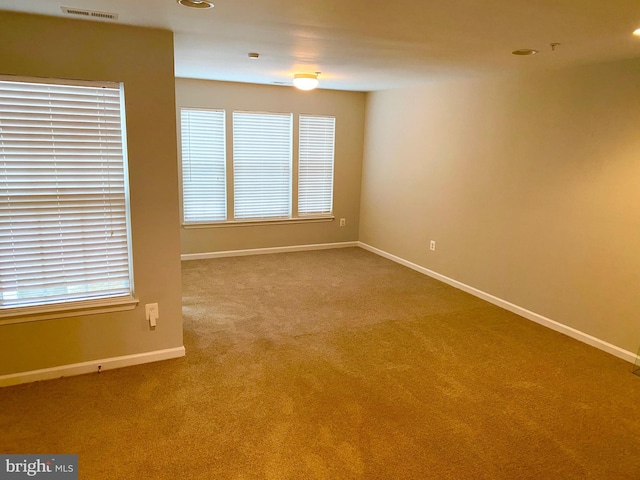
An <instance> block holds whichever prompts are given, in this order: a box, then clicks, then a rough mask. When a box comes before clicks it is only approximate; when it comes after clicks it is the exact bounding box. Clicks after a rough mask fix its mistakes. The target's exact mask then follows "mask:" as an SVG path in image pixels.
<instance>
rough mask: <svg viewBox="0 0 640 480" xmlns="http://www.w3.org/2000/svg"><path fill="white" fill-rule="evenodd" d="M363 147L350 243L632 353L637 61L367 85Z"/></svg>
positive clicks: (638, 267)
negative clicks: (357, 213)
mask: <svg viewBox="0 0 640 480" xmlns="http://www.w3.org/2000/svg"><path fill="white" fill-rule="evenodd" d="M364 155H365V160H364V165H363V186H362V203H361V212H362V213H361V219H360V240H361V241H363V242H365V243H368V244H370V245H373V246H375V247H378V248H380V249H382V250H385V251H387V252H390V253H392V254H395V255H398V256H400V257H403V258H405V259H407V260H410V261H412V262H415V263H417V264H419V265H421V266H424V267H426V268H429V269H432V270H434V271H436V272H439V273H441V274H443V275H446V276H448V277H451V278H453V279H455V280H458V281H461V282H463V283H466V284H468V285H471V286H473V287H476V288H478V289H480V290H483V291H485V292H488V293H490V294H492V295H495V296H497V297H500V298H502V299H505V300H507V301H509V302H512V303H514V304H516V305H519V306H521V307H524V308H526V309H529V310H531V311H533V312H536V313H538V314H541V315H544V316H546V317H549V318H551V319H552V320H555V321H557V322H561V323H563V324H565V325H568V326H570V327H573V328H576V329H578V330H580V331H582V332H585V333H587V334H590V335H593V336H595V337H597V338H600V339H602V340H605V341H607V342H610V343H612V344H614V345H617V346H619V347H621V348H623V349H626V350H629V351H632V352H635V351H636V350H637V349H638V346H640V321H639V316H638V314H639V312H640V295H639V294H638V287H639V285H640V254H639V251H640V250H639V249H640V247H639V246H640V220H639V219H640V61H638V60H635V61H625V62H618V63H611V64H602V65H594V66H587V67H580V68H573V69H565V70H558V71H555V72H548V73H543V74H537V75H528V76H527V77H524V76H523V77H511V78H501V79H495V78H494V79H485V80H466V81H449V82H441V83H435V84H431V85H425V86H422V87H417V88H410V89H401V90H393V91H385V92H377V93H372V94H369V96H368V101H367V114H366V141H365V154H364ZM430 239H434V240H436V241H437V250H436V251H435V252H429V249H428V243H429V240H430Z"/></svg>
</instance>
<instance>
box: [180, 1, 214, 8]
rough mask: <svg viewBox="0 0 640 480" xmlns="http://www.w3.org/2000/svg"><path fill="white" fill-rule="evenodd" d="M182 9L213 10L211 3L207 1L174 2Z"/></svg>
mask: <svg viewBox="0 0 640 480" xmlns="http://www.w3.org/2000/svg"><path fill="white" fill-rule="evenodd" d="M176 1H177V2H178V3H179V4H180V5H182V6H183V7H189V8H213V3H212V2H209V1H208V0H176Z"/></svg>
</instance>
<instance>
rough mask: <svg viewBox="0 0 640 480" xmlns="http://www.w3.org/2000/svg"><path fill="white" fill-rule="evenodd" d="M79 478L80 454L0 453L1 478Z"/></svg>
mask: <svg viewBox="0 0 640 480" xmlns="http://www.w3.org/2000/svg"><path fill="white" fill-rule="evenodd" d="M19 478H35V479H43V480H78V455H31V454H30V455H0V480H5V479H6V480H10V479H19Z"/></svg>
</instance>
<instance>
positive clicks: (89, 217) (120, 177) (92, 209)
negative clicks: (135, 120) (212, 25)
mask: <svg viewBox="0 0 640 480" xmlns="http://www.w3.org/2000/svg"><path fill="white" fill-rule="evenodd" d="M124 131H125V129H124V102H123V92H122V87H121V86H120V85H119V84H113V83H98V82H69V83H68V82H66V81H61V80H56V81H55V83H53V82H49V81H47V80H40V79H38V80H36V79H29V80H22V79H20V80H17V79H15V78H11V77H0V314H2V315H4V314H7V312H9V311H10V309H12V308H17V307H32V306H42V305H51V304H63V303H67V302H76V301H83V300H96V299H106V298H108V299H113V298H117V297H130V296H131V295H132V271H131V259H130V256H131V255H130V252H131V250H130V245H129V220H128V195H127V168H126V148H125V147H124ZM5 309H6V310H5ZM3 310H5V311H4V312H3Z"/></svg>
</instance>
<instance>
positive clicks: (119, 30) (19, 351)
mask: <svg viewBox="0 0 640 480" xmlns="http://www.w3.org/2000/svg"><path fill="white" fill-rule="evenodd" d="M0 25H2V28H1V29H0V73H2V74H14V75H24V76H38V77H52V78H70V79H84V80H105V81H118V82H124V89H125V99H126V117H127V134H128V136H127V141H128V152H129V177H130V194H131V219H132V242H133V267H134V274H135V278H134V281H135V296H136V297H137V298H138V299H139V300H140V305H139V306H138V307H137V308H135V309H134V310H131V311H127V312H119V313H110V314H97V315H91V316H84V317H83V316H80V317H71V318H60V319H55V320H46V321H37V322H31V323H21V324H12V325H3V326H0V375H3V374H9V373H17V372H24V371H29V370H35V369H41V368H48V367H54V366H59V365H66V364H73V363H78V362H84V361H90V360H96V359H103V358H108V357H114V356H121V355H132V354H136V353H142V352H150V351H154V350H162V349H167V348H174V347H181V346H182V313H181V276H180V275H181V273H180V238H179V212H178V205H179V202H178V176H177V171H176V151H177V145H176V140H175V80H174V75H173V34H172V33H171V32H169V31H163V30H154V29H143V28H133V27H126V26H121V25H113V24H107V23H102V22H93V21H82V20H68V19H60V18H49V17H42V16H35V15H24V14H15V13H9V12H0ZM151 302H158V303H159V307H160V308H159V310H160V319H159V320H158V326H157V328H156V329H155V330H151V329H150V328H149V326H148V322H147V321H146V319H145V313H144V304H145V303H151Z"/></svg>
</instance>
